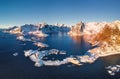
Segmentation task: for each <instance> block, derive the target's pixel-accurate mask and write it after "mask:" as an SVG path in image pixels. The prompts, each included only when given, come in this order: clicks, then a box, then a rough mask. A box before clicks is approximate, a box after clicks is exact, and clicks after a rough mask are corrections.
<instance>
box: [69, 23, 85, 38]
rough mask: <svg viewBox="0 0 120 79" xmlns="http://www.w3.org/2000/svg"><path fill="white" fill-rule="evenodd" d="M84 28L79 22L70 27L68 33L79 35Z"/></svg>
mask: <svg viewBox="0 0 120 79" xmlns="http://www.w3.org/2000/svg"><path fill="white" fill-rule="evenodd" d="M84 28H85V25H84V23H82V22H79V23H77V24H76V25H75V26H73V27H72V28H71V30H70V32H69V33H68V34H69V35H71V36H81V35H82V33H83V31H84Z"/></svg>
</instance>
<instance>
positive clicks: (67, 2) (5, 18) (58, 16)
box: [0, 0, 120, 28]
mask: <svg viewBox="0 0 120 79" xmlns="http://www.w3.org/2000/svg"><path fill="white" fill-rule="evenodd" d="M119 3H120V0H0V9H1V10H0V13H1V14H0V28H6V27H12V26H15V25H16V26H20V25H23V24H34V23H35V24H36V23H41V22H46V23H48V24H56V23H60V24H67V25H74V24H76V23H77V22H79V21H83V22H94V21H95V22H103V21H107V22H112V21H115V20H120V19H119V18H120V16H119V14H120V5H119Z"/></svg>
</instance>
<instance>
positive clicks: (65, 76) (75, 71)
mask: <svg viewBox="0 0 120 79" xmlns="http://www.w3.org/2000/svg"><path fill="white" fill-rule="evenodd" d="M41 41H42V42H43V43H46V44H48V45H49V46H50V47H49V48H48V49H52V48H55V49H59V50H64V51H66V52H67V55H68V56H70V55H83V54H84V53H85V52H86V51H87V50H88V49H90V48H91V46H90V44H89V43H87V42H86V41H84V38H83V37H70V36H69V35H67V34H66V33H63V34H59V35H58V34H51V35H50V36H48V37H47V38H44V39H41ZM24 44H25V45H24ZM28 49H34V50H37V49H38V47H36V46H34V45H33V43H32V42H23V41H19V40H16V36H15V35H10V34H7V33H3V32H1V31H0V79H119V78H120V73H117V74H116V75H115V76H110V75H109V74H108V73H107V71H106V69H105V67H106V66H109V65H116V64H120V55H114V56H108V57H104V58H99V59H97V60H96V61H95V62H94V63H92V64H84V65H82V66H76V65H72V64H66V65H61V66H42V67H35V66H34V63H33V62H31V60H30V59H29V58H25V56H24V52H23V51H24V50H28ZM13 53H18V56H13ZM59 57H60V56H59Z"/></svg>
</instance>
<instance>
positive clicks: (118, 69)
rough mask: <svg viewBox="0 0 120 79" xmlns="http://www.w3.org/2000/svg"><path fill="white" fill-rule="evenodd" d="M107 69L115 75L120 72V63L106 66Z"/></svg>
mask: <svg viewBox="0 0 120 79" xmlns="http://www.w3.org/2000/svg"><path fill="white" fill-rule="evenodd" d="M106 69H107V71H108V73H109V74H110V75H115V74H116V73H118V72H120V65H114V66H112V65H110V66H108V67H106Z"/></svg>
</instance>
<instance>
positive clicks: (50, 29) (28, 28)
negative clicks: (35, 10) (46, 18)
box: [6, 23, 70, 34]
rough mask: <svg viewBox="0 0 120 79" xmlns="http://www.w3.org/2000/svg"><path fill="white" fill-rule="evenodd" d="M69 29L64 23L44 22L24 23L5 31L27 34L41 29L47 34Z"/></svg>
mask: <svg viewBox="0 0 120 79" xmlns="http://www.w3.org/2000/svg"><path fill="white" fill-rule="evenodd" d="M69 30H70V28H69V27H67V26H65V25H64V24H61V25H58V24H57V25H48V24H46V23H43V24H37V25H35V24H25V25H22V26H20V27H17V26H15V27H12V28H9V29H7V30H6V31H9V32H10V33H14V34H17V32H19V33H20V32H21V33H23V34H29V32H35V31H42V32H43V33H46V34H49V33H58V32H68V31H69Z"/></svg>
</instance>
